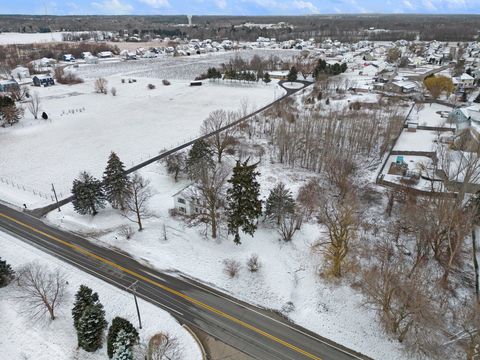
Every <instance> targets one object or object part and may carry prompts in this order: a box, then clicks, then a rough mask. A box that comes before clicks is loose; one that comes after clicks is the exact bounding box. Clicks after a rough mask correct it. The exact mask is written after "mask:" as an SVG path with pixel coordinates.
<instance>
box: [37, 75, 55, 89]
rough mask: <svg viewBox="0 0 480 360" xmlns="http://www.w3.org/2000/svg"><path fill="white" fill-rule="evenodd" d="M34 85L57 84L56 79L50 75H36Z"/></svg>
mask: <svg viewBox="0 0 480 360" xmlns="http://www.w3.org/2000/svg"><path fill="white" fill-rule="evenodd" d="M32 80H33V85H35V86H44V87H46V86H51V85H55V81H54V80H53V77H51V76H50V75H35V76H34V77H33V78H32Z"/></svg>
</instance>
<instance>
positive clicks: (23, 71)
mask: <svg viewBox="0 0 480 360" xmlns="http://www.w3.org/2000/svg"><path fill="white" fill-rule="evenodd" d="M10 74H11V75H12V77H13V78H14V79H18V80H22V79H25V78H28V77H30V71H29V70H28V68H26V67H24V66H17V67H16V68H15V69H13V70H12V71H11V72H10Z"/></svg>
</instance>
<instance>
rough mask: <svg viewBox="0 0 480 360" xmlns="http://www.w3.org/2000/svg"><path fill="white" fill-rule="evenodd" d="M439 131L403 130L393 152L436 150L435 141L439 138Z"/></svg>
mask: <svg viewBox="0 0 480 360" xmlns="http://www.w3.org/2000/svg"><path fill="white" fill-rule="evenodd" d="M438 136H439V133H438V132H437V131H430V130H417V131H415V132H410V131H407V130H403V132H402V134H401V135H400V137H399V138H398V141H397V143H396V144H395V146H394V148H393V150H396V151H422V152H429V151H434V149H435V140H436V139H437V138H438Z"/></svg>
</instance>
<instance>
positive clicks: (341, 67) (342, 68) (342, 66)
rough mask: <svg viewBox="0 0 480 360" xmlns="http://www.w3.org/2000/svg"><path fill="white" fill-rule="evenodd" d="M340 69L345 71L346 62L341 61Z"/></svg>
mask: <svg viewBox="0 0 480 360" xmlns="http://www.w3.org/2000/svg"><path fill="white" fill-rule="evenodd" d="M340 70H341V71H342V73H344V72H345V71H347V63H342V65H340Z"/></svg>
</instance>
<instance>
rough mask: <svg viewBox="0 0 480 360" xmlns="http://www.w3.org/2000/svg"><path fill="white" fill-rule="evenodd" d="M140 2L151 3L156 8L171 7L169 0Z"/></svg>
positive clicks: (141, 0)
mask: <svg viewBox="0 0 480 360" xmlns="http://www.w3.org/2000/svg"><path fill="white" fill-rule="evenodd" d="M140 2H142V3H144V4H147V5H150V6H151V7H154V8H161V7H170V3H169V2H168V0H140Z"/></svg>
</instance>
